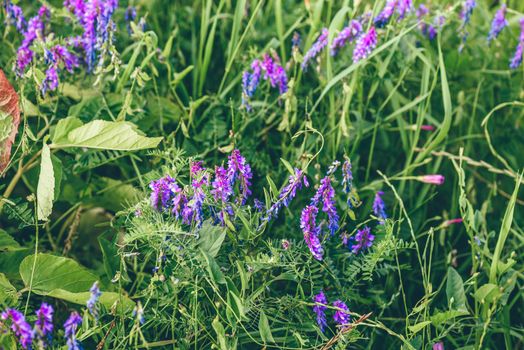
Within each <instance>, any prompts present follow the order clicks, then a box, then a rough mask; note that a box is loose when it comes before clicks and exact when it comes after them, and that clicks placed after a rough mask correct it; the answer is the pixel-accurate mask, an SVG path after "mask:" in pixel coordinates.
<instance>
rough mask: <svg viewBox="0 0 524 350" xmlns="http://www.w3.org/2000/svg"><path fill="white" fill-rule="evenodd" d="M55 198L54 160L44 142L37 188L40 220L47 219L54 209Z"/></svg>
mask: <svg viewBox="0 0 524 350" xmlns="http://www.w3.org/2000/svg"><path fill="white" fill-rule="evenodd" d="M54 198H55V175H54V171H53V162H51V151H50V150H49V146H48V145H46V144H45V143H44V146H43V147H42V161H41V162H40V175H39V176H38V187H37V190H36V200H37V214H38V220H43V221H47V218H48V217H49V215H51V212H52V211H53V200H54Z"/></svg>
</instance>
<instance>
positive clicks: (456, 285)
mask: <svg viewBox="0 0 524 350" xmlns="http://www.w3.org/2000/svg"><path fill="white" fill-rule="evenodd" d="M446 295H447V297H448V302H449V301H450V300H452V299H453V305H452V308H453V309H456V310H466V293H465V292H464V282H463V281H462V277H460V275H459V273H458V272H457V270H455V269H454V268H453V267H451V266H450V267H448V280H447V283H446Z"/></svg>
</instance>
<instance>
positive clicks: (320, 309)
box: [313, 291, 328, 332]
mask: <svg viewBox="0 0 524 350" xmlns="http://www.w3.org/2000/svg"><path fill="white" fill-rule="evenodd" d="M313 302H315V306H313V312H314V313H315V314H316V315H317V324H318V327H319V328H320V331H322V332H324V329H325V328H326V326H327V320H326V309H327V306H326V305H327V303H328V301H327V298H326V295H325V294H324V292H323V291H320V292H319V293H318V294H316V295H314V296H313Z"/></svg>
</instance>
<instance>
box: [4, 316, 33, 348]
mask: <svg viewBox="0 0 524 350" xmlns="http://www.w3.org/2000/svg"><path fill="white" fill-rule="evenodd" d="M0 318H1V319H2V320H3V321H7V320H11V331H12V332H13V333H14V334H15V336H16V337H17V338H18V342H19V343H20V346H21V347H22V348H23V349H28V348H31V343H32V342H33V331H32V330H31V326H30V325H29V323H27V322H26V320H25V317H24V315H23V314H22V313H21V312H20V311H18V310H15V309H7V310H6V311H4V312H2V314H1V315H0Z"/></svg>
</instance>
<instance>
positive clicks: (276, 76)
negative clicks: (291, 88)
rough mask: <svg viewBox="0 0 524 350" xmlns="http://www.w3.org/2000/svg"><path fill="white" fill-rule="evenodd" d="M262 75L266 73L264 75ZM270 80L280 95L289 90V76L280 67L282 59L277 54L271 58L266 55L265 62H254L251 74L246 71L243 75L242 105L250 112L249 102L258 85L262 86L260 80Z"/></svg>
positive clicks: (256, 60)
mask: <svg viewBox="0 0 524 350" xmlns="http://www.w3.org/2000/svg"><path fill="white" fill-rule="evenodd" d="M262 73H264V74H263V75H262ZM261 77H263V78H264V80H269V83H270V85H271V87H273V88H274V87H277V88H278V91H279V93H280V94H281V95H282V94H284V93H285V92H286V91H287V90H288V87H287V82H288V79H287V75H286V71H285V70H284V68H283V67H282V66H281V65H280V59H279V58H278V56H277V55H276V54H273V57H271V56H270V55H268V54H264V57H263V60H262V61H260V60H258V59H255V60H253V62H252V63H251V73H250V72H249V71H244V73H243V74H242V105H243V106H244V107H246V109H247V110H248V111H251V109H252V108H251V105H250V104H249V100H250V99H251V98H252V97H253V95H254V94H255V91H256V90H257V87H258V85H259V84H260V78H261Z"/></svg>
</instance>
